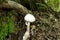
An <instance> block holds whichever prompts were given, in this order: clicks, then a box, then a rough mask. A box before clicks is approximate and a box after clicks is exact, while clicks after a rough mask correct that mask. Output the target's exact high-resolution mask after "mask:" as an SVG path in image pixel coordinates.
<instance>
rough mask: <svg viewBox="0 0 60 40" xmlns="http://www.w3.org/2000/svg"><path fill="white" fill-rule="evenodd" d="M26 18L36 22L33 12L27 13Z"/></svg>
mask: <svg viewBox="0 0 60 40" xmlns="http://www.w3.org/2000/svg"><path fill="white" fill-rule="evenodd" d="M24 19H25V20H26V21H28V22H34V21H35V17H34V16H33V15H32V14H27V15H26V16H25V17H24Z"/></svg>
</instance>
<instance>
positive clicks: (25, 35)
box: [23, 14, 35, 40]
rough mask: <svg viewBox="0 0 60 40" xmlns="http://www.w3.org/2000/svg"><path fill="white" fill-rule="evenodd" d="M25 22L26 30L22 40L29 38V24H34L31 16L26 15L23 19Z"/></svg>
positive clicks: (33, 18)
mask: <svg viewBox="0 0 60 40" xmlns="http://www.w3.org/2000/svg"><path fill="white" fill-rule="evenodd" d="M24 19H25V21H26V25H27V30H26V32H25V34H24V36H23V40H27V39H28V38H29V37H30V22H34V21H35V17H34V16H33V15H32V14H27V15H26V16H25V17H24Z"/></svg>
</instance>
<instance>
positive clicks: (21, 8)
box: [0, 1, 29, 15]
mask: <svg viewBox="0 0 60 40" xmlns="http://www.w3.org/2000/svg"><path fill="white" fill-rule="evenodd" d="M0 9H8V10H9V9H10V10H15V11H16V12H18V13H19V12H20V13H23V15H25V14H27V13H29V10H28V9H27V8H26V7H24V6H23V5H21V4H19V3H16V2H14V1H8V2H7V3H2V4H0Z"/></svg>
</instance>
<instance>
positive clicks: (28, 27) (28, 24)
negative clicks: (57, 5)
mask: <svg viewBox="0 0 60 40" xmlns="http://www.w3.org/2000/svg"><path fill="white" fill-rule="evenodd" d="M27 31H28V32H30V22H27Z"/></svg>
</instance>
